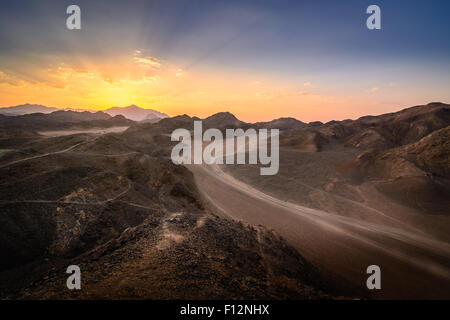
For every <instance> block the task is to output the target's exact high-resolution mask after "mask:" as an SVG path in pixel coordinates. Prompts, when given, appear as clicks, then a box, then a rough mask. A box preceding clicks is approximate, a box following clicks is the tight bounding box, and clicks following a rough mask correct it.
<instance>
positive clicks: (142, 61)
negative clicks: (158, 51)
mask: <svg viewBox="0 0 450 320" xmlns="http://www.w3.org/2000/svg"><path fill="white" fill-rule="evenodd" d="M133 60H134V62H135V63H137V64H138V65H141V66H144V67H153V68H159V67H161V62H160V61H159V60H158V59H157V58H155V57H151V56H143V55H142V51H141V50H136V51H135V52H134V57H133Z"/></svg>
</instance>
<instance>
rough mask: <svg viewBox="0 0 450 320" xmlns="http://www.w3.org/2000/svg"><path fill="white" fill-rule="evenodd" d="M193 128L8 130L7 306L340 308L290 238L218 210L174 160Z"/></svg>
mask: <svg viewBox="0 0 450 320" xmlns="http://www.w3.org/2000/svg"><path fill="white" fill-rule="evenodd" d="M183 119H184V118H183V117H181V118H180V119H179V118H175V119H167V120H162V121H166V122H167V123H166V124H164V123H163V124H155V125H151V124H143V125H139V126H137V127H132V128H130V129H129V130H128V131H127V132H125V133H124V134H122V135H119V134H103V135H89V134H77V135H69V136H61V137H53V138H48V137H43V136H40V135H39V134H37V133H33V132H23V133H22V135H21V136H17V135H8V132H9V131H4V132H3V136H2V139H1V140H0V149H1V150H2V153H1V154H0V176H1V181H2V183H1V184H0V189H1V192H0V194H1V195H0V207H1V210H0V212H1V214H0V256H1V263H0V297H1V298H2V299H73V298H80V299H144V298H145V299H149V298H151V299H177V298H185V299H197V298H199V299H219V298H235V299H242V298H245V299H256V298H264V299H282V298H299V299H317V298H326V297H330V292H327V291H332V290H331V289H329V288H328V287H327V285H326V284H325V283H324V282H323V281H322V278H321V276H320V274H319V273H318V272H317V270H316V268H314V267H313V266H312V265H311V264H310V263H308V262H307V261H306V260H305V259H304V258H303V257H302V256H301V255H300V254H299V253H298V252H297V251H296V250H295V249H293V248H292V247H291V246H289V245H288V244H287V243H286V242H285V241H284V240H283V239H281V238H280V237H278V236H277V235H274V234H273V233H272V232H270V231H268V230H267V229H265V228H264V227H262V226H260V227H250V226H246V225H243V224H241V223H237V222H234V221H232V220H229V219H223V218H219V217H218V216H216V215H215V214H214V213H212V212H211V211H210V210H209V209H208V206H207V205H205V203H204V201H203V200H202V198H201V197H200V195H199V193H198V191H197V188H196V185H195V183H194V180H193V176H192V174H191V172H190V171H188V170H187V169H186V168H184V167H181V166H175V165H173V164H172V162H171V161H170V159H169V158H167V157H166V153H167V150H169V148H170V141H169V139H168V137H167V136H166V134H165V132H166V131H167V130H169V129H168V128H169V127H171V126H178V125H179V123H178V122H179V121H183ZM17 132H20V130H17ZM137 133H139V134H137ZM135 134H137V136H135ZM162 139H165V140H164V141H165V144H162V143H161V140H162ZM13 140H14V141H13ZM72 264H76V265H79V266H80V268H81V270H82V286H83V289H82V290H80V291H76V292H75V291H70V290H68V289H67V287H66V284H65V282H66V279H67V276H68V275H67V274H66V273H65V269H66V268H67V266H68V265H72Z"/></svg>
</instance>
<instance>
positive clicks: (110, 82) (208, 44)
mask: <svg viewBox="0 0 450 320" xmlns="http://www.w3.org/2000/svg"><path fill="white" fill-rule="evenodd" d="M200 2H201V1H200ZM264 3H265V2H261V3H258V2H247V1H241V2H237V1H236V2H235V1H230V2H226V3H224V2H217V3H216V2H215V1H208V2H204V3H202V4H201V5H200V4H195V5H194V4H191V3H190V2H188V1H174V2H173V3H171V4H167V3H165V2H158V1H156V2H154V1H153V2H152V4H151V5H150V4H149V2H148V1H131V2H130V3H129V4H128V5H125V4H124V2H118V1H110V2H105V1H96V2H95V3H93V2H92V1H91V2H88V1H80V7H81V10H82V14H83V15H82V17H83V20H82V29H81V30H77V31H73V30H67V28H65V19H66V15H65V6H64V5H63V4H58V5H55V4H54V3H52V5H50V3H47V2H45V1H44V2H42V3H39V4H38V3H36V4H35V5H34V6H30V7H28V8H27V10H22V8H21V7H20V6H19V5H17V7H15V6H14V5H11V6H12V7H11V8H10V11H9V14H8V15H7V16H3V15H4V14H2V16H0V18H2V19H1V22H0V27H1V28H0V29H1V30H2V31H1V32H0V43H2V44H3V45H2V48H1V49H0V107H8V106H14V105H19V104H25V103H32V104H42V105H46V106H50V107H61V108H68V107H71V108H80V109H93V110H104V109H107V108H110V107H113V106H121V107H123V106H127V105H131V104H135V105H138V106H140V107H143V108H152V109H156V110H158V111H161V112H165V113H167V114H169V115H170V116H174V115H178V114H185V113H186V114H189V115H196V116H199V117H205V116H208V115H211V114H213V113H216V112H219V111H230V112H232V113H233V114H235V115H236V116H237V117H238V118H240V119H242V120H244V121H252V122H254V121H265V120H270V119H274V118H278V117H287V116H289V117H295V118H297V119H299V120H302V121H314V120H320V121H328V120H333V119H335V120H341V119H346V118H357V117H359V116H363V115H368V114H381V113H386V112H392V111H396V110H399V109H402V108H404V107H408V106H413V105H418V104H426V103H428V102H431V101H442V102H448V101H449V100H450V93H449V90H448V87H449V83H450V81H449V79H450V68H449V59H448V52H449V51H448V47H449V45H448V37H447V35H448V28H447V29H445V28H444V29H443V28H442V26H439V25H434V27H436V29H433V26H432V27H430V25H429V24H428V25H427V24H426V19H434V20H436V18H438V17H439V15H440V13H439V12H438V11H426V12H424V11H423V10H422V8H420V7H417V8H414V6H412V7H413V8H412V9H411V10H412V11H411V12H410V13H408V12H406V13H405V12H404V10H403V11H402V8H400V7H396V6H395V5H392V4H389V5H388V4H386V7H385V8H384V9H383V10H391V11H390V12H391V15H394V18H395V17H396V18H399V17H400V16H402V15H403V17H404V16H405V14H406V16H407V15H408V14H410V15H412V17H414V16H415V15H416V14H418V13H419V12H420V11H421V12H422V14H423V15H424V16H425V18H426V19H425V20H424V21H423V25H422V26H421V25H419V26H413V27H411V28H409V29H408V30H406V29H405V28H404V27H403V26H402V25H401V24H400V23H398V22H397V20H395V19H394V18H392V17H391V18H389V16H388V18H386V19H385V20H383V22H384V24H383V28H382V30H379V31H369V30H367V28H366V27H365V19H366V15H365V8H364V6H363V5H361V4H360V3H358V2H355V1H348V2H346V4H345V5H337V4H335V3H334V2H328V5H329V6H331V7H332V8H330V10H323V9H322V7H321V6H316V5H314V4H313V2H312V1H310V2H308V3H309V4H307V5H306V4H305V3H304V2H301V3H303V4H299V3H300V2H294V3H292V2H286V3H284V2H283V4H280V6H275V5H270V6H268V5H265V4H264ZM0 11H1V10H0ZM389 19H391V20H389ZM434 20H433V21H434ZM443 20H445V19H443ZM319 21H320V22H319ZM445 21H446V20H445ZM442 23H445V22H442ZM425 25H426V28H425V27H424V26H425ZM423 28H425V30H423ZM377 32H378V33H377ZM405 33H408V37H406V36H405ZM411 34H414V37H411V36H410V35H411ZM430 34H432V35H433V36H430ZM412 38H414V39H415V40H414V41H412V40H408V39H412ZM429 47H433V51H431V52H429V51H428V50H424V48H429Z"/></svg>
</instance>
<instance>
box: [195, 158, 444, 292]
mask: <svg viewBox="0 0 450 320" xmlns="http://www.w3.org/2000/svg"><path fill="white" fill-rule="evenodd" d="M189 169H190V170H191V171H192V172H193V173H194V175H195V179H196V183H197V185H198V187H199V189H200V190H201V192H202V195H203V197H204V198H205V199H206V200H207V201H208V202H209V203H210V204H211V205H212V207H213V208H214V209H215V210H216V211H217V212H219V213H221V214H224V215H227V216H229V217H232V218H234V219H237V220H242V221H245V222H247V223H249V224H253V225H264V226H266V227H269V228H272V229H274V230H275V231H276V232H277V233H279V234H280V235H282V236H283V237H285V238H286V239H287V240H288V242H290V243H291V244H292V245H294V247H296V248H297V249H298V250H299V251H300V253H301V254H303V255H304V256H305V257H306V258H307V259H308V260H309V261H311V262H312V263H313V264H315V265H316V266H317V267H319V268H320V269H321V270H322V271H324V273H325V274H327V275H329V280H330V281H331V282H333V283H335V284H337V285H338V286H339V287H342V288H350V289H351V290H361V291H360V292H361V293H364V292H367V289H366V279H367V274H366V268H367V266H369V265H372V264H376V265H379V266H380V267H381V270H382V290H380V291H379V292H377V293H376V294H377V295H379V296H380V297H384V298H450V290H449V288H450V261H449V257H450V245H449V244H448V243H446V242H441V241H438V240H435V239H433V238H431V237H428V236H427V235H425V234H419V233H414V232H410V231H406V230H402V229H399V228H394V227H387V226H383V225H380V224H375V223H369V222H364V221H361V220H357V219H353V218H349V217H344V216H339V215H335V214H330V213H327V212H324V211H320V210H314V209H309V208H306V207H303V206H300V205H296V204H293V203H289V202H285V201H281V200H279V199H277V198H275V197H272V196H269V195H267V194H265V193H262V192H260V191H258V190H256V189H254V188H252V187H251V186H249V185H246V184H245V183H242V182H240V181H238V180H236V179H235V178H233V177H232V176H230V175H228V174H226V173H224V172H223V171H222V170H221V169H220V168H219V167H218V166H206V165H202V166H200V165H197V166H190V167H189Z"/></svg>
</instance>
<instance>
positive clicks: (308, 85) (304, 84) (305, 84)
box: [303, 81, 311, 87]
mask: <svg viewBox="0 0 450 320" xmlns="http://www.w3.org/2000/svg"><path fill="white" fill-rule="evenodd" d="M303 86H304V87H311V82H309V81H308V82H305V83H303Z"/></svg>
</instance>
